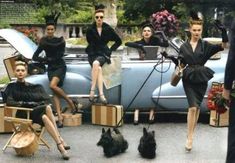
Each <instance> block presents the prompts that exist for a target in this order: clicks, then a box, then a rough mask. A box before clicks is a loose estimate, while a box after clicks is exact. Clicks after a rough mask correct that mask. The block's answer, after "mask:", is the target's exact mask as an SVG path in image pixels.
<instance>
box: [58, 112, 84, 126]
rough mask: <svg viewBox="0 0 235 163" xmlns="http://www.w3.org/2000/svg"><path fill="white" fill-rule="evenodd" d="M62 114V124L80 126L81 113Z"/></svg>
mask: <svg viewBox="0 0 235 163" xmlns="http://www.w3.org/2000/svg"><path fill="white" fill-rule="evenodd" d="M62 116H63V119H64V120H63V125H64V126H80V125H81V124H82V114H74V115H73V114H71V113H64V114H62Z"/></svg>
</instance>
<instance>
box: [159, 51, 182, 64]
mask: <svg viewBox="0 0 235 163" xmlns="http://www.w3.org/2000/svg"><path fill="white" fill-rule="evenodd" d="M160 53H161V55H162V56H163V57H165V58H168V59H170V60H172V62H173V63H174V64H175V65H176V66H178V63H179V62H178V59H176V58H175V57H174V56H169V55H168V54H167V52H166V51H163V52H160Z"/></svg>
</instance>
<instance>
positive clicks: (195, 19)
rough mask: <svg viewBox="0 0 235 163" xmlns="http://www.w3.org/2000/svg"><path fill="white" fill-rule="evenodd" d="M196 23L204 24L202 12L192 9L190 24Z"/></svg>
mask: <svg viewBox="0 0 235 163" xmlns="http://www.w3.org/2000/svg"><path fill="white" fill-rule="evenodd" d="M194 24H197V25H203V18H202V14H201V13H200V12H195V11H190V19H189V26H192V25H194Z"/></svg>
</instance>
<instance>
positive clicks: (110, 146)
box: [97, 128, 128, 157]
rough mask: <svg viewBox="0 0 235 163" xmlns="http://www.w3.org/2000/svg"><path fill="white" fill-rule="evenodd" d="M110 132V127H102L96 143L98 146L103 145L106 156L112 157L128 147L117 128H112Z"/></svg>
mask: <svg viewBox="0 0 235 163" xmlns="http://www.w3.org/2000/svg"><path fill="white" fill-rule="evenodd" d="M113 131H114V132H112V133H111V130H110V128H109V129H108V130H107V131H105V130H104V128H103V129H102V135H101V138H100V140H99V142H98V143H97V145H98V146H102V147H103V151H104V154H105V156H106V157H112V156H114V155H117V154H119V153H122V152H124V151H125V150H126V149H127V148H128V142H127V141H126V140H125V139H124V138H123V136H122V134H121V133H120V131H119V130H118V129H116V128H115V129H113Z"/></svg>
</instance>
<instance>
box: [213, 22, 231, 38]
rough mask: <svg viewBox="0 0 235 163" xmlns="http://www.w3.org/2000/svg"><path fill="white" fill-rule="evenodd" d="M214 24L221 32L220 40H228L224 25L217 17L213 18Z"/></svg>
mask: <svg viewBox="0 0 235 163" xmlns="http://www.w3.org/2000/svg"><path fill="white" fill-rule="evenodd" d="M214 24H215V26H216V27H217V28H218V29H219V30H220V31H221V32H222V42H228V35H227V31H226V28H225V26H224V25H223V24H222V23H221V22H220V21H219V20H218V19H216V20H215V22H214Z"/></svg>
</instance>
